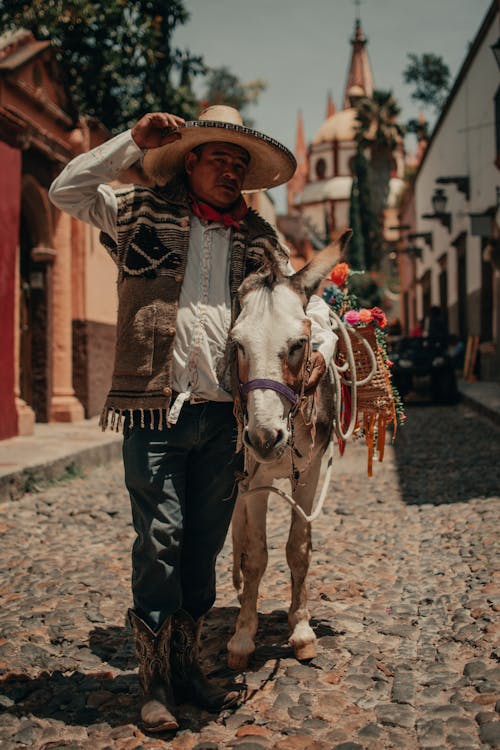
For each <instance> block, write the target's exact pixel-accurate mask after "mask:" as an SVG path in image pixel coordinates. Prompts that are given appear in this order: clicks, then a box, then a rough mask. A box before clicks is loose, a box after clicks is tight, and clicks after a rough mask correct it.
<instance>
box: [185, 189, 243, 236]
mask: <svg viewBox="0 0 500 750" xmlns="http://www.w3.org/2000/svg"><path fill="white" fill-rule="evenodd" d="M189 200H190V203H191V210H192V212H193V213H194V215H195V216H197V217H198V218H199V219H205V221H220V222H221V223H222V224H224V226H225V227H236V228H238V227H239V225H240V221H241V220H242V218H243V217H244V216H245V214H246V212H247V211H248V206H247V204H246V203H245V201H244V199H243V196H241V195H240V197H239V198H238V200H237V201H236V203H235V204H234V206H232V208H230V209H229V211H218V210H217V209H216V208H213V206H209V205H208V203H203V201H200V200H198V199H197V198H195V197H194V195H193V194H192V193H190V195H189Z"/></svg>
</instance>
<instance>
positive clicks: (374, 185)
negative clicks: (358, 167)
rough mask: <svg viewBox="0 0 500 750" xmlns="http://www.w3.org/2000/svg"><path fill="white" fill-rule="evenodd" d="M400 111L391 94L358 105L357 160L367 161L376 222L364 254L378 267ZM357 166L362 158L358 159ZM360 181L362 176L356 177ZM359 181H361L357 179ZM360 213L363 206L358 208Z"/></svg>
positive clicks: (400, 132)
mask: <svg viewBox="0 0 500 750" xmlns="http://www.w3.org/2000/svg"><path fill="white" fill-rule="evenodd" d="M399 112H400V109H399V107H398V105H397V102H396V100H395V99H394V97H393V95H392V92H391V91H378V90H375V91H374V92H373V97H371V98H369V97H362V98H361V99H360V100H359V102H358V105H357V114H356V120H357V122H358V125H357V128H356V141H357V143H358V157H359V156H363V157H365V159H366V162H367V175H366V179H367V183H368V190H369V201H370V208H371V212H372V214H373V216H374V220H375V222H376V227H375V228H373V229H372V234H373V232H375V234H376V235H378V236H377V238H374V237H373V236H372V240H371V242H369V243H368V244H369V245H370V246H371V247H370V248H369V249H368V252H367V260H368V258H369V259H370V260H371V263H370V265H371V266H375V267H378V266H379V265H380V261H381V251H382V241H383V234H382V233H383V219H384V209H385V206H386V203H387V197H388V194H389V181H390V178H391V172H392V169H393V164H394V151H395V149H396V148H397V147H398V146H399V145H400V144H401V140H402V137H403V129H402V127H401V126H400V125H399V123H398V122H397V118H398V115H399ZM357 161H358V163H360V162H361V159H359V158H358V159H357ZM357 177H358V180H360V178H361V175H357ZM360 181H362V180H360ZM366 208H368V207H366ZM361 210H362V211H363V207H361Z"/></svg>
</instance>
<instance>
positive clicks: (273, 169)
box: [143, 120, 297, 190]
mask: <svg viewBox="0 0 500 750" xmlns="http://www.w3.org/2000/svg"><path fill="white" fill-rule="evenodd" d="M177 132H179V133H180V134H181V137H180V138H179V139H178V140H176V141H173V142H172V143H168V144H166V145H165V146H160V147H159V148H152V149H149V151H146V154H145V155H144V160H143V168H144V171H145V173H146V174H147V175H148V177H151V178H152V179H153V180H155V181H156V182H163V183H164V182H166V181H168V180H169V179H171V178H172V177H174V176H175V175H176V174H178V173H179V171H180V170H181V169H183V167H184V156H185V155H186V154H187V153H188V151H191V150H192V149H193V148H196V146H201V145H202V144H203V143H210V142H212V141H224V142H226V143H234V144H236V145H237V146H241V148H244V149H246V151H248V153H249V154H250V164H249V167H248V172H247V174H246V177H245V181H244V183H243V190H268V189H270V188H273V187H276V186H277V185H282V184H283V183H284V182H288V180H289V179H290V178H291V177H293V174H294V172H295V169H296V168H297V162H296V161H295V157H294V155H293V154H292V152H291V151H289V150H288V149H287V148H286V147H285V146H283V145H282V144H281V143H279V142H278V141H275V140H274V139H273V138H270V137H269V136H267V135H264V134H263V133H259V132H258V131H257V130H252V129H251V128H247V127H245V126H244V125H233V124H232V123H226V122H219V121H215V120H190V121H188V122H186V124H185V125H184V126H183V127H182V128H179V129H178V131H177Z"/></svg>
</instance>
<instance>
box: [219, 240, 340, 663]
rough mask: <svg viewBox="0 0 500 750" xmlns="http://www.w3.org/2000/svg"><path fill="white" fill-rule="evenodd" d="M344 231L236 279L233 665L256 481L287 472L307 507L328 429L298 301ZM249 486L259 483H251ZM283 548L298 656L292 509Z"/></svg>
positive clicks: (305, 640) (259, 544) (308, 635)
mask: <svg viewBox="0 0 500 750" xmlns="http://www.w3.org/2000/svg"><path fill="white" fill-rule="evenodd" d="M350 235H351V231H350V230H348V229H346V230H343V231H342V232H339V234H338V236H337V237H336V239H335V240H334V241H333V242H332V244H331V245H329V246H328V247H327V248H325V249H324V250H322V251H321V252H320V253H318V255H317V256H316V257H315V258H314V259H313V260H312V261H311V262H310V263H309V264H308V265H306V266H305V267H304V268H303V269H301V270H300V271H299V272H297V273H295V274H294V275H292V276H285V275H284V274H283V273H282V271H281V270H280V268H279V266H278V264H277V262H276V261H273V259H271V258H268V263H267V265H266V266H264V268H263V269H261V270H260V271H259V272H257V273H255V274H252V275H251V276H249V277H248V278H247V279H246V280H245V281H244V282H243V284H242V285H241V287H240V289H239V303H240V308H241V311H240V314H239V316H238V318H237V319H236V321H235V324H234V326H233V328H232V331H231V338H232V341H233V343H234V346H235V360H236V366H235V367H234V368H233V371H234V372H235V373H236V377H237V379H238V382H237V383H235V388H234V390H235V393H236V397H235V413H236V414H237V416H239V423H240V437H241V440H242V442H243V445H244V450H245V469H246V479H245V480H244V482H242V485H241V486H240V492H239V495H238V500H237V503H236V507H235V511H234V514H233V520H232V541H233V584H234V586H235V588H236V590H237V592H238V597H239V601H240V605H241V608H240V612H239V615H238V618H237V623H236V630H235V633H234V635H233V637H232V638H231V639H230V641H229V643H228V646H227V648H228V664H229V666H230V667H231V668H232V669H237V670H242V669H244V668H245V667H246V666H247V663H248V659H249V657H250V655H251V654H252V653H253V652H254V650H255V640H254V639H255V635H256V632H257V624H258V616H257V596H258V588H259V583H260V581H261V579H262V576H263V574H264V571H265V569H266V566H267V558H268V555H267V544H266V512H267V503H268V495H269V492H268V489H265V485H271V484H272V482H273V480H274V479H279V478H289V479H290V480H291V484H292V495H293V500H294V501H295V502H296V503H297V504H298V505H299V506H300V508H302V509H303V510H304V513H305V514H309V513H310V511H311V508H312V505H313V501H314V495H315V491H316V486H317V484H318V479H319V474H320V468H321V459H322V456H323V454H324V452H325V450H326V448H327V447H328V444H329V441H330V439H331V437H332V425H333V416H334V387H333V380H332V377H331V374H330V370H329V369H328V370H327V374H326V375H325V376H324V377H323V378H322V379H321V381H320V384H319V386H318V388H317V390H316V392H315V393H314V394H313V395H311V396H307V395H306V394H305V386H306V383H307V379H308V376H309V372H310V352H311V347H310V329H311V322H310V320H309V319H308V318H307V317H306V315H305V312H304V310H305V307H306V305H307V302H308V301H309V298H310V297H311V295H312V294H313V293H314V292H315V291H316V289H317V288H318V286H319V284H320V282H321V281H322V280H323V279H324V278H325V276H326V275H327V274H328V273H329V272H330V270H331V268H332V267H333V266H334V265H335V263H336V262H338V260H339V257H340V255H341V253H342V250H343V249H344V247H345V245H346V244H347V241H348V239H349V237H350ZM327 366H328V363H327ZM256 488H261V489H258V490H257V491H255V492H253V490H255V489H256ZM250 490H252V494H249V491H250ZM247 492H248V494H247ZM286 558H287V562H288V566H289V568H290V572H291V582H292V597H291V604H290V609H289V612H288V624H289V628H290V637H289V643H290V645H291V646H292V648H293V649H294V653H295V656H296V658H297V659H299V660H303V659H310V658H312V657H314V656H315V655H316V636H315V634H314V632H313V630H312V628H311V626H310V624H309V619H310V616H309V611H308V608H307V591H306V576H307V572H308V568H309V564H310V560H311V527H310V524H309V523H308V522H307V521H306V520H304V518H302V517H301V516H299V515H298V514H297V513H296V512H295V511H292V518H291V525H290V531H289V536H288V541H287V544H286Z"/></svg>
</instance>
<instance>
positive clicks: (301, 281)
mask: <svg viewBox="0 0 500 750" xmlns="http://www.w3.org/2000/svg"><path fill="white" fill-rule="evenodd" d="M351 235H352V229H348V228H347V227H345V228H344V229H341V230H340V231H339V232H337V233H336V235H335V237H334V238H333V240H332V241H331V243H330V244H329V245H327V246H326V247H325V248H324V250H321V251H320V252H319V253H318V254H317V255H316V256H315V257H314V258H313V259H312V260H311V261H309V263H308V264H307V265H306V266H304V268H301V269H300V271H297V273H296V274H295V275H294V276H292V278H291V283H292V286H293V288H294V289H295V290H296V291H297V292H299V294H304V295H305V297H306V299H307V300H309V297H310V296H311V295H312V294H314V292H315V291H316V289H317V288H318V286H319V285H320V284H321V282H322V281H323V279H324V278H325V277H326V276H328V274H329V273H330V271H331V270H332V268H333V266H335V265H336V264H337V263H339V262H340V261H341V260H343V259H344V252H345V248H346V247H347V243H348V242H349V240H350V238H351Z"/></svg>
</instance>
